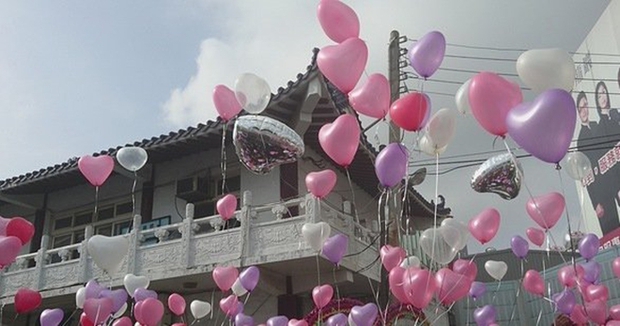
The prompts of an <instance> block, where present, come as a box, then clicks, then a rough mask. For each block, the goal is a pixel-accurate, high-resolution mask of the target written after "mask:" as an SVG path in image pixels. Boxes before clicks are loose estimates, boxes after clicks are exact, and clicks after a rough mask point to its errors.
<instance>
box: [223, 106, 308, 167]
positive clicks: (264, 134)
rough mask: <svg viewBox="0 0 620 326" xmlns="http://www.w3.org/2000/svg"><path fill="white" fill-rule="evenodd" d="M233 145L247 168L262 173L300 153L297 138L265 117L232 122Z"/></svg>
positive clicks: (293, 160)
mask: <svg viewBox="0 0 620 326" xmlns="http://www.w3.org/2000/svg"><path fill="white" fill-rule="evenodd" d="M233 144H234V145H235V150H236V152H237V156H238V157H239V160H240V161H241V163H243V165H245V167H246V168H248V170H250V171H252V172H254V173H256V174H266V173H269V172H271V170H273V168H275V167H276V166H278V165H280V164H285V163H291V162H295V161H297V158H299V157H301V156H302V155H303V154H304V150H305V147H304V142H303V140H302V139H301V137H300V136H299V135H298V134H297V133H296V132H295V131H294V130H293V129H291V128H289V127H288V126H287V125H285V124H284V123H282V122H280V121H277V120H274V119H272V118H269V117H265V116H257V115H251V116H250V115H248V116H242V117H240V118H238V119H237V121H236V122H235V129H234V130H233Z"/></svg>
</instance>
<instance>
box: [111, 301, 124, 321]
mask: <svg viewBox="0 0 620 326" xmlns="http://www.w3.org/2000/svg"><path fill="white" fill-rule="evenodd" d="M126 311H127V302H125V303H123V305H122V306H121V308H120V309H118V310H117V311H116V312H115V313H113V314H112V318H119V317H121V316H123V315H124V314H125V312H126Z"/></svg>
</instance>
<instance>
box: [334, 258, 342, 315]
mask: <svg viewBox="0 0 620 326" xmlns="http://www.w3.org/2000/svg"><path fill="white" fill-rule="evenodd" d="M332 274H333V276H334V285H335V286H336V299H337V300H338V301H337V302H338V311H340V288H339V287H338V281H337V280H336V265H334V267H333V268H332Z"/></svg>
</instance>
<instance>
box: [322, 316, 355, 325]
mask: <svg viewBox="0 0 620 326" xmlns="http://www.w3.org/2000/svg"><path fill="white" fill-rule="evenodd" d="M348 323H349V320H348V319H347V316H345V314H343V313H338V314H335V315H333V316H331V317H329V318H328V319H327V322H326V323H325V326H347V325H348Z"/></svg>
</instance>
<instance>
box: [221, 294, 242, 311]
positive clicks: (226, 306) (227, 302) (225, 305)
mask: <svg viewBox="0 0 620 326" xmlns="http://www.w3.org/2000/svg"><path fill="white" fill-rule="evenodd" d="M238 305H239V300H238V299H237V296H236V295H234V294H231V295H229V296H227V297H226V298H224V299H222V300H220V309H222V311H223V312H224V313H225V314H226V315H227V316H232V314H233V313H234V312H236V311H237V308H238Z"/></svg>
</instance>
